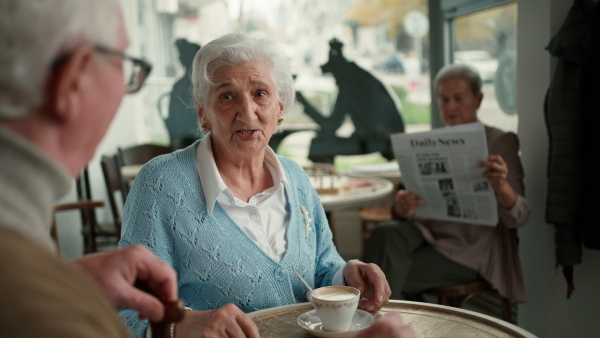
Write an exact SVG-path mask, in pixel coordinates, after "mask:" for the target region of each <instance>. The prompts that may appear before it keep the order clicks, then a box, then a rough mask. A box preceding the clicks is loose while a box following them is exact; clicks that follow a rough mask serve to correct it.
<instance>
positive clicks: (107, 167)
mask: <svg viewBox="0 0 600 338" xmlns="http://www.w3.org/2000/svg"><path fill="white" fill-rule="evenodd" d="M100 165H101V167H102V173H103V174H104V184H105V185H106V191H107V193H108V202H109V204H110V210H111V212H112V214H113V219H114V221H115V225H116V227H117V231H118V233H121V212H120V211H119V208H118V205H119V203H117V198H116V196H115V193H120V194H121V196H122V198H123V201H122V203H121V205H122V204H123V203H125V199H126V198H127V196H126V195H125V191H123V180H122V178H121V173H120V171H119V170H120V169H119V166H118V165H117V156H116V155H114V156H106V155H105V156H102V158H101V159H100Z"/></svg>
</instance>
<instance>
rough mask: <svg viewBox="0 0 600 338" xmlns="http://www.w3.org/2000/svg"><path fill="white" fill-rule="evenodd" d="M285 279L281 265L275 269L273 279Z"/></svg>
mask: <svg viewBox="0 0 600 338" xmlns="http://www.w3.org/2000/svg"><path fill="white" fill-rule="evenodd" d="M284 279H285V272H284V270H283V267H279V268H277V269H276V270H275V280H277V281H282V280H284Z"/></svg>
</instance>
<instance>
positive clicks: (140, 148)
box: [117, 144, 176, 201]
mask: <svg viewBox="0 0 600 338" xmlns="http://www.w3.org/2000/svg"><path fill="white" fill-rule="evenodd" d="M175 150H176V147H175V145H173V144H172V145H171V146H159V145H156V144H140V145H137V146H133V147H129V148H118V149H117V166H118V169H119V171H120V170H121V167H122V166H128V165H134V164H145V163H147V162H148V161H150V160H151V159H153V158H155V157H156V156H159V155H164V154H169V153H171V152H173V151H175ZM121 186H122V188H123V195H124V197H127V194H129V189H130V188H131V186H130V182H127V181H125V180H123V179H122V178H121ZM123 201H125V198H124V199H123Z"/></svg>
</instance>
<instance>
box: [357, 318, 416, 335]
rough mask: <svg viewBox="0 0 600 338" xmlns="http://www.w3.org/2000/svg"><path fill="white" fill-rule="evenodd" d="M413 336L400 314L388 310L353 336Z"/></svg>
mask: <svg viewBox="0 0 600 338" xmlns="http://www.w3.org/2000/svg"><path fill="white" fill-rule="evenodd" d="M379 337H381V338H383V337H385V338H414V337H415V333H414V331H413V329H412V328H411V327H410V326H409V325H405V324H404V323H403V322H402V316H400V314H398V313H395V312H390V313H388V314H386V315H384V316H383V317H381V319H379V320H377V321H375V323H373V325H371V326H369V327H368V328H366V329H364V330H362V331H360V332H359V333H357V334H356V335H355V336H354V338H379Z"/></svg>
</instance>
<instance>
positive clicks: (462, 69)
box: [433, 63, 482, 95]
mask: <svg viewBox="0 0 600 338" xmlns="http://www.w3.org/2000/svg"><path fill="white" fill-rule="evenodd" d="M457 77H460V78H463V79H465V80H467V82H468V83H469V87H471V91H472V92H473V95H477V94H479V93H481V85H482V81H481V76H479V71H477V69H475V68H473V67H472V66H469V65H467V64H464V63H454V64H450V65H446V66H444V67H443V68H442V69H440V70H439V71H438V73H437V75H436V76H435V80H434V82H433V83H434V84H435V87H434V88H435V91H436V92H437V91H438V86H439V85H440V82H442V81H446V80H448V79H453V78H457Z"/></svg>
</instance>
